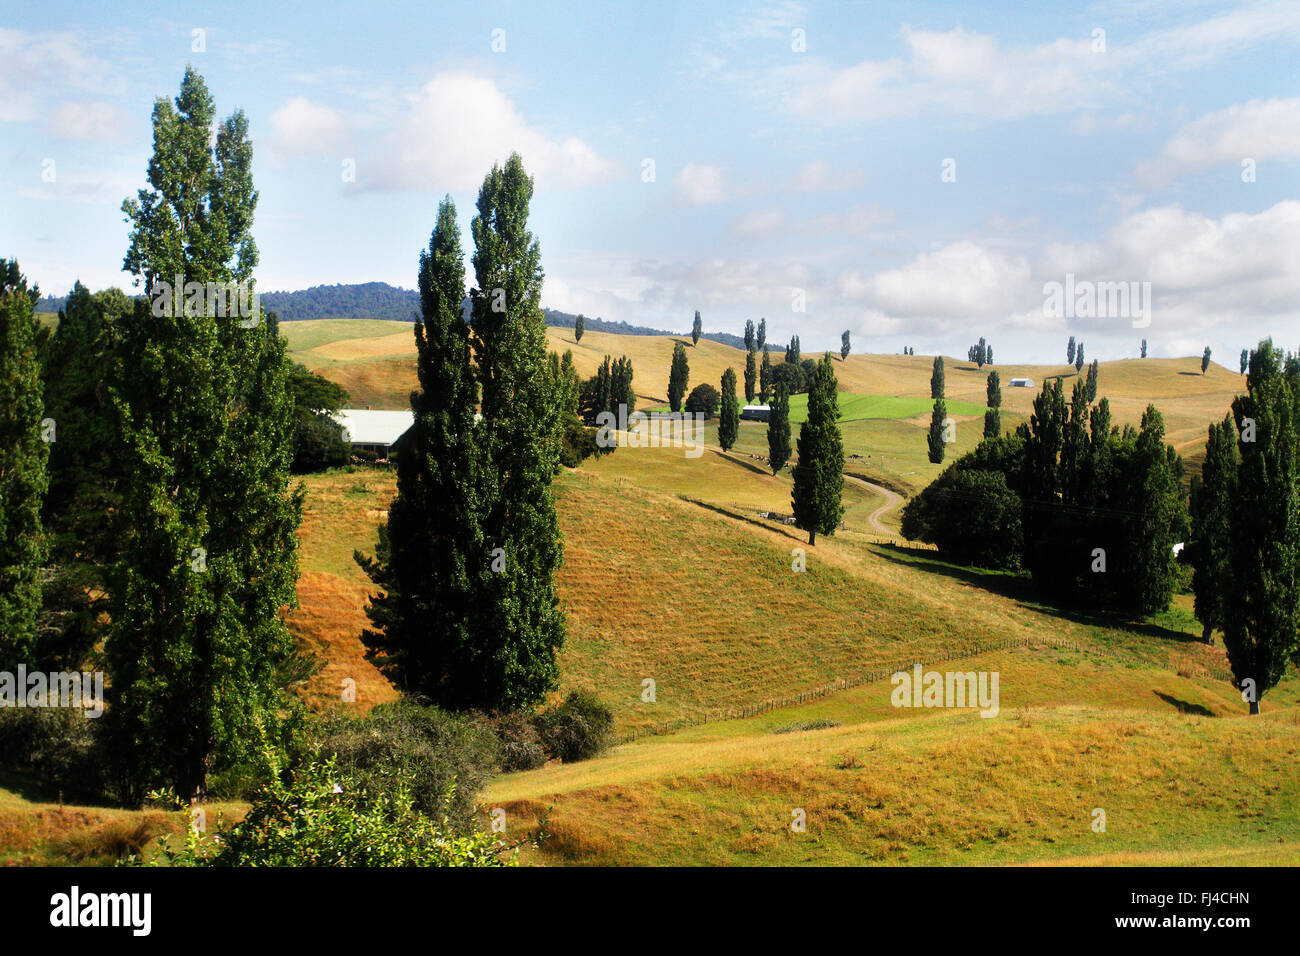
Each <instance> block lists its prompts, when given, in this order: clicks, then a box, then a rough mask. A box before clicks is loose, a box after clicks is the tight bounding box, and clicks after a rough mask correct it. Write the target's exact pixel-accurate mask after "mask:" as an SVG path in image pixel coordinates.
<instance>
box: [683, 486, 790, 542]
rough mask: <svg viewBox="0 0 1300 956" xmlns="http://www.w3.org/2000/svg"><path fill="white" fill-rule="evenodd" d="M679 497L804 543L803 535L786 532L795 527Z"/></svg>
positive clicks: (727, 516)
mask: <svg viewBox="0 0 1300 956" xmlns="http://www.w3.org/2000/svg"><path fill="white" fill-rule="evenodd" d="M677 497H678V498H680V499H681V500H682V501H685V502H688V503H689V504H693V505H696V506H697V507H700V508H703V509H704V510H706V511H712V512H713V513H714V514H720V515H722V516H723V517H724V518H731V519H732V520H734V521H743V522H745V524H752V525H753V526H754V527H755V528H762V529H763V530H764V531H774V532H776V533H777V534H780V535H785V537H787V538H789V539H790V540H791V541H797V542H799V543H800V544H803V543H804V538H803V537H802V535H796V534H792V533H791V532H790V531H787V530H786V529H787V528H790V527H793V525H779V524H772V523H771V522H768V521H761V520H759V519H758V518H751V517H749V516H748V515H744V514H741V513H740V512H739V511H732V510H731V509H730V508H723V507H722V506H720V505H713V504H709V503H708V502H707V501H700V499H698V498H688V497H687V496H686V495H678V496H677Z"/></svg>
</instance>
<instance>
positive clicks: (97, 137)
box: [45, 103, 130, 143]
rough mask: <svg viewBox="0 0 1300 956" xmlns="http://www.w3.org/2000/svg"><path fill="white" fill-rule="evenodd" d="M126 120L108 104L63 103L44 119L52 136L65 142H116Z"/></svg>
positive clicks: (117, 110) (119, 138) (115, 107)
mask: <svg viewBox="0 0 1300 956" xmlns="http://www.w3.org/2000/svg"><path fill="white" fill-rule="evenodd" d="M129 122H130V119H129V117H128V116H127V115H126V111H125V110H123V109H121V108H120V107H117V106H114V105H112V104H111V103H63V104H62V105H60V106H59V107H58V108H57V109H55V110H54V112H53V113H51V114H50V115H49V118H48V119H46V121H45V128H46V129H47V130H48V131H49V134H50V135H51V136H53V137H54V138H55V139H59V140H64V141H65V142H81V143H117V142H121V141H122V140H123V139H124V138H125V133H126V129H125V127H126V126H127V124H128V123H129Z"/></svg>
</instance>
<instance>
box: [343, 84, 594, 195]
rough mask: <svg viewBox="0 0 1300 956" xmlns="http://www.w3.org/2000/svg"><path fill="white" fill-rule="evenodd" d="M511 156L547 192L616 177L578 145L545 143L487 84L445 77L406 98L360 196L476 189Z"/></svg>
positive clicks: (572, 140) (548, 140)
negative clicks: (376, 191) (365, 192)
mask: <svg viewBox="0 0 1300 956" xmlns="http://www.w3.org/2000/svg"><path fill="white" fill-rule="evenodd" d="M512 152H518V153H519V154H520V155H521V156H522V157H523V160H524V165H525V167H526V168H527V169H528V172H529V173H530V174H532V175H534V176H536V177H537V179H538V181H539V183H544V184H545V185H546V186H547V187H551V188H554V187H556V186H560V187H570V188H571V187H577V186H581V185H584V184H586V183H589V182H593V181H598V180H601V179H606V178H609V177H611V176H613V175H615V174H616V172H617V170H616V167H615V166H614V164H613V163H611V162H610V161H608V160H606V159H605V158H603V157H602V156H600V155H599V154H597V153H596V151H595V150H594V149H592V148H591V147H590V146H588V145H587V144H586V143H584V142H583V141H582V140H580V139H578V138H576V137H573V136H570V137H566V138H565V139H562V140H556V139H552V138H550V137H548V136H547V135H545V134H544V133H542V132H540V131H539V130H536V129H534V128H532V127H530V126H529V125H528V124H527V123H525V122H524V119H523V117H522V116H521V115H520V114H519V111H518V109H517V108H516V107H515V104H514V103H513V102H512V101H511V100H510V99H509V98H508V97H507V96H506V95H505V94H504V93H502V92H501V90H500V89H499V88H498V87H497V85H496V84H495V83H494V82H493V81H492V80H490V79H487V78H485V77H481V76H478V75H476V74H474V73H470V72H466V71H461V70H451V71H445V72H441V73H438V74H437V75H436V76H434V78H433V79H432V80H431V81H430V82H429V83H427V84H426V85H425V86H424V87H423V88H422V89H421V90H420V91H419V92H418V93H416V94H414V95H413V96H411V97H409V98H408V104H407V108H406V112H405V116H404V117H403V118H401V119H399V120H398V123H397V130H396V132H395V134H394V135H393V136H392V138H391V139H390V141H389V143H388V144H387V147H386V148H385V150H384V153H383V155H382V156H380V157H379V158H377V159H376V160H374V161H373V163H372V166H373V168H374V170H375V173H374V174H372V175H370V176H364V175H363V176H360V177H359V178H358V183H357V184H358V186H360V187H361V188H363V189H416V190H432V191H435V192H441V191H447V190H470V189H474V188H475V187H477V186H478V185H479V184H480V183H481V182H482V181H483V176H484V174H485V173H486V172H487V171H488V170H490V169H491V168H492V165H493V164H494V163H501V162H504V161H505V159H506V158H507V157H508V156H509V155H510V153H512Z"/></svg>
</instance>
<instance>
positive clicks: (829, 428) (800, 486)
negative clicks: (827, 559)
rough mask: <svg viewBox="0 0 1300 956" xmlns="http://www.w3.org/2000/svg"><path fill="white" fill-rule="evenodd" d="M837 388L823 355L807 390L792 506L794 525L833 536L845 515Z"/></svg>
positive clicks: (811, 537)
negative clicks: (806, 406)
mask: <svg viewBox="0 0 1300 956" xmlns="http://www.w3.org/2000/svg"><path fill="white" fill-rule="evenodd" d="M839 418H840V407H839V385H838V383H837V382H836V380H835V368H834V365H833V364H832V363H831V357H830V356H829V355H824V356H822V360H821V361H820V362H819V363H818V364H817V374H816V375H815V376H814V378H813V382H812V385H811V387H810V388H809V390H808V420H807V421H805V422H804V423H803V425H801V426H800V428H799V441H798V449H799V460H798V462H796V463H795V466H794V490H793V492H792V494H791V499H790V501H791V505H792V506H793V509H794V517H795V522H796V523H797V524H798V525H799V527H800V528H803V529H804V530H805V531H807V532H808V543H809V544H810V545H815V544H816V543H817V533H818V532H821V533H822V534H828V535H831V534H834V533H835V529H836V528H838V527H839V524H840V518H841V517H843V515H844V506H843V505H842V504H841V498H842V497H843V494H844V442H843V439H842V438H841V436H840V424H839Z"/></svg>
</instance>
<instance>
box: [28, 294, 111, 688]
mask: <svg viewBox="0 0 1300 956" xmlns="http://www.w3.org/2000/svg"><path fill="white" fill-rule="evenodd" d="M133 309H134V306H133V305H132V303H131V301H130V300H129V299H128V298H127V297H126V295H125V294H124V293H123V292H122V291H121V290H119V289H110V290H107V291H105V292H100V293H97V294H95V295H91V293H90V291H89V290H88V289H86V287H85V286H83V285H82V284H81V283H80V282H78V283H76V284H75V285H74V287H73V289H72V292H71V293H70V294H69V295H68V297H67V300H66V303H65V305H64V307H63V309H62V310H61V311H60V312H59V324H58V326H57V327H56V329H55V331H54V335H53V337H52V339H51V340H50V343H49V348H48V350H47V352H46V357H45V368H44V379H45V415H46V417H47V418H49V419H50V420H51V421H52V422H53V423H54V429H55V433H54V435H53V436H51V437H54V438H55V439H56V440H55V441H52V442H51V443H50V445H49V448H50V460H49V476H50V484H49V491H48V493H47V494H46V496H45V508H44V515H43V522H44V526H45V529H46V532H47V534H48V535H49V541H50V555H49V565H48V567H47V571H46V581H45V585H44V588H43V598H44V605H43V607H42V611H41V618H40V625H39V627H40V648H39V649H38V651H37V655H36V658H37V660H38V661H39V662H40V663H41V666H42V667H43V668H44V669H46V670H79V669H81V666H82V664H83V663H84V662H85V661H86V659H87V657H88V655H89V654H90V651H91V649H92V648H94V647H95V646H96V645H98V644H101V643H102V642H103V640H104V639H105V637H106V636H107V628H106V623H107V621H106V618H107V610H108V577H107V574H108V568H109V567H110V566H111V564H112V563H113V561H114V559H115V557H116V555H117V547H118V543H119V541H120V535H119V534H118V533H117V531H116V530H115V527H114V524H115V520H116V518H117V516H118V515H119V514H120V513H121V499H120V494H119V486H120V482H121V474H122V467H121V456H120V454H119V451H120V448H121V438H120V436H119V435H118V429H117V411H116V409H115V408H114V407H113V402H112V399H111V396H110V394H109V387H110V385H111V379H110V375H111V373H112V370H113V368H114V364H115V362H116V356H115V354H114V348H115V341H116V338H117V335H118V329H119V327H120V325H121V323H122V321H123V320H124V319H125V318H126V317H127V316H129V315H130V313H131V312H132V310H133ZM29 665H30V662H29Z"/></svg>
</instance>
